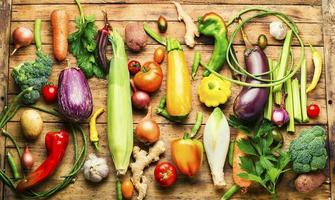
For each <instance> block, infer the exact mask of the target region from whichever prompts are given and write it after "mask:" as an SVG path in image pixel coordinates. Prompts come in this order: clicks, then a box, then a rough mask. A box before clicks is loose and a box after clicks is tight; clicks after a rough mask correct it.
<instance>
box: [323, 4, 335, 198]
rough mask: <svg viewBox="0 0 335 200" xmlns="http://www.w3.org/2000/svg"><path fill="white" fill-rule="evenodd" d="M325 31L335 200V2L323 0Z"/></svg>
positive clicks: (331, 164) (329, 135)
mask: <svg viewBox="0 0 335 200" xmlns="http://www.w3.org/2000/svg"><path fill="white" fill-rule="evenodd" d="M322 4H323V6H322V9H323V18H324V23H323V31H324V35H323V36H324V56H325V58H324V61H325V68H326V77H325V78H326V84H327V85H328V87H327V92H326V94H327V95H326V96H327V115H328V130H329V131H328V137H329V150H330V151H329V156H330V159H329V169H330V180H331V194H332V197H331V198H332V199H334V198H335V180H334V178H335V152H334V150H335V116H334V115H335V105H334V104H335V90H334V84H335V69H334V65H335V57H334V55H335V46H334V45H335V33H334V27H335V1H334V0H323V1H322Z"/></svg>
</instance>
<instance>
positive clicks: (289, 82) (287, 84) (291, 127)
mask: <svg viewBox="0 0 335 200" xmlns="http://www.w3.org/2000/svg"><path fill="white" fill-rule="evenodd" d="M285 89H286V93H287V97H286V101H285V109H286V111H287V112H288V115H289V118H290V120H289V124H288V126H287V131H289V132H294V108H293V106H294V105H293V91H292V80H291V79H290V78H289V79H287V81H286V82H285Z"/></svg>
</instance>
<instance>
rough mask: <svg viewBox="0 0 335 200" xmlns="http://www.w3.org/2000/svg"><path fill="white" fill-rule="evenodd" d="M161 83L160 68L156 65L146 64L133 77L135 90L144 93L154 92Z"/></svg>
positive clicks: (153, 63) (161, 73) (152, 63)
mask: <svg viewBox="0 0 335 200" xmlns="http://www.w3.org/2000/svg"><path fill="white" fill-rule="evenodd" d="M162 81H163V72H162V68H161V66H160V65H159V64H158V63H155V62H146V63H144V65H143V66H142V69H141V71H139V72H138V73H137V74H136V75H135V77H134V83H135V86H136V88H138V89H140V90H142V91H144V92H148V93H151V92H155V91H157V90H158V89H159V87H160V86H161V84H162Z"/></svg>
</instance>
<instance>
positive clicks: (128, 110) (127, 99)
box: [107, 31, 133, 175]
mask: <svg viewBox="0 0 335 200" xmlns="http://www.w3.org/2000/svg"><path fill="white" fill-rule="evenodd" d="M109 40H110V41H111V43H112V47H113V54H114V55H113V59H112V60H111V62H110V68H109V76H108V99H107V107H108V108H107V134H108V146H109V150H110V152H111V154H112V159H113V162H114V165H115V168H116V171H117V173H118V174H122V175H123V174H125V173H126V172H127V169H128V165H129V160H130V156H131V152H132V148H133V117H132V106H131V92H130V84H129V72H128V67H127V55H126V51H125V48H124V42H123V39H122V37H121V35H120V34H119V33H118V32H117V31H113V32H112V33H111V36H110V38H109Z"/></svg>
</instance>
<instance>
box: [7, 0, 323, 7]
mask: <svg viewBox="0 0 335 200" xmlns="http://www.w3.org/2000/svg"><path fill="white" fill-rule="evenodd" d="M81 2H82V3H83V4H84V3H91V4H93V3H94V4H96V3H101V4H105V3H131V4H135V3H150V4H161V3H170V0H82V1H81ZM179 2H180V3H182V4H237V5H238V4H242V5H277V4H278V5H314V6H317V5H321V0H281V1H277V0H244V1H236V0H225V1H222V0H180V1H179ZM13 4H14V5H16V4H73V1H69V0H58V1H54V0H14V1H13Z"/></svg>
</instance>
